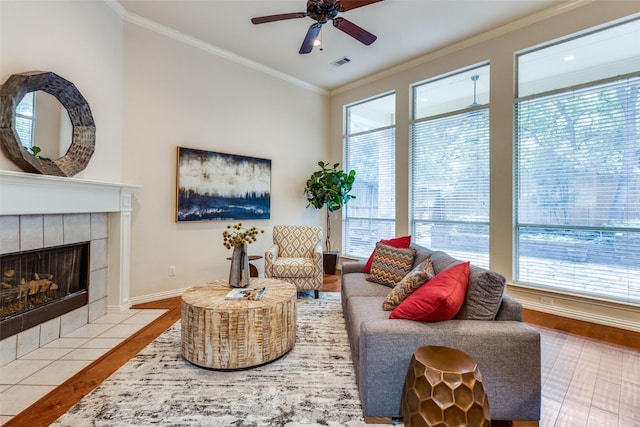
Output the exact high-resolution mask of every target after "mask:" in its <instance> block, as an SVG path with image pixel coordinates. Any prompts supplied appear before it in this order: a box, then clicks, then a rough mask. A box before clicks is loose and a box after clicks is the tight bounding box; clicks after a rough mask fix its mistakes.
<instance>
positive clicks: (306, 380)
mask: <svg viewBox="0 0 640 427" xmlns="http://www.w3.org/2000/svg"><path fill="white" fill-rule="evenodd" d="M53 425H55V426H73V427H78V426H89V425H91V426H109V427H116V426H133V425H135V426H151V425H153V426H216V427H217V426H237V427H249V426H363V425H365V423H364V419H363V416H362V408H361V406H360V398H359V395H358V389H357V386H356V383H355V373H354V370H353V363H352V360H351V353H350V350H349V342H348V340H347V333H346V328H345V324H344V319H343V317H342V308H341V304H340V294H339V293H321V294H320V298H319V299H313V298H303V297H301V298H298V301H297V338H296V344H295V346H294V348H293V349H292V350H291V351H290V352H289V353H288V354H286V355H285V356H283V357H281V358H280V359H278V360H276V361H274V362H272V363H269V364H267V365H263V366H260V367H257V368H253V369H247V370H240V371H214V370H208V369H203V368H199V367H197V366H195V365H192V364H191V363H189V362H188V361H186V360H185V359H183V357H182V355H181V350H180V322H179V321H178V322H177V323H175V324H174V325H173V326H171V327H170V328H169V329H167V331H165V332H164V333H163V334H162V335H160V336H159V337H158V338H157V339H156V340H155V341H153V342H152V343H151V344H149V345H148V346H147V347H146V348H145V349H143V350H142V351H141V352H140V353H139V354H138V355H137V356H135V357H134V358H133V359H131V360H130V361H129V362H127V363H126V364H125V365H124V366H122V367H121V368H120V369H119V370H118V371H116V372H115V373H114V374H113V375H112V376H110V377H109V378H107V379H106V380H105V381H104V382H103V383H102V384H101V385H100V386H98V387H97V388H96V389H95V390H94V391H93V392H91V393H90V394H89V395H87V396H85V398H84V399H82V400H81V401H80V402H78V403H77V404H76V405H75V406H74V407H73V408H71V409H70V410H69V412H67V413H66V414H65V415H63V416H62V417H60V418H59V419H58V420H57V421H56V422H55V423H54V424H53Z"/></svg>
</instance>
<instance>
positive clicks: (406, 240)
mask: <svg viewBox="0 0 640 427" xmlns="http://www.w3.org/2000/svg"><path fill="white" fill-rule="evenodd" d="M379 243H383V244H385V245H388V246H393V247H394V248H408V247H409V246H410V245H411V236H401V237H394V238H393V239H386V240H385V239H382V240H380V241H379ZM375 254H376V249H375V248H374V249H373V252H371V255H369V259H367V262H366V264H365V265H364V272H365V273H371V264H373V256H374V255H375Z"/></svg>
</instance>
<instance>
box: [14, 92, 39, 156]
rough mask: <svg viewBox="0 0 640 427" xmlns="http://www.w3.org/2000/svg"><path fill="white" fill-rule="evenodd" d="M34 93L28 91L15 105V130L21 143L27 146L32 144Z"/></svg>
mask: <svg viewBox="0 0 640 427" xmlns="http://www.w3.org/2000/svg"><path fill="white" fill-rule="evenodd" d="M34 93H35V92H28V93H27V94H25V96H24V97H23V98H22V101H20V103H19V104H18V106H17V107H16V122H15V126H16V132H17V133H18V136H19V137H20V142H21V143H22V145H24V146H25V147H27V148H28V147H32V146H33V120H34V111H35V105H34V97H33V94H34Z"/></svg>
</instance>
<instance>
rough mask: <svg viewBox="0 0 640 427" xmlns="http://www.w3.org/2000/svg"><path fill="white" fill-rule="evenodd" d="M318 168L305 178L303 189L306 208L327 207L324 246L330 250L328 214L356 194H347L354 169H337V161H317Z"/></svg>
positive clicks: (351, 182)
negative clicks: (331, 162) (330, 164)
mask: <svg viewBox="0 0 640 427" xmlns="http://www.w3.org/2000/svg"><path fill="white" fill-rule="evenodd" d="M318 166H320V170H319V171H316V172H314V173H313V174H312V175H311V177H310V178H309V179H308V180H307V186H306V187H305V189H304V192H305V195H306V196H307V208H308V207H310V206H313V207H314V208H316V209H322V208H323V207H324V206H326V207H327V238H326V240H325V246H326V248H327V251H331V217H330V216H329V214H330V213H331V212H335V211H337V210H339V209H340V208H342V206H344V205H345V204H347V203H348V202H349V200H351V199H355V198H356V196H353V195H351V194H349V192H350V191H351V188H352V187H353V183H354V182H355V179H356V171H354V170H350V171H349V172H348V173H347V172H345V171H344V170H342V169H338V167H339V166H340V164H339V163H334V164H333V166H329V164H328V163H325V162H322V161H320V162H318Z"/></svg>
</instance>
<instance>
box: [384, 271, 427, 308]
mask: <svg viewBox="0 0 640 427" xmlns="http://www.w3.org/2000/svg"><path fill="white" fill-rule="evenodd" d="M433 276H435V273H434V272H433V265H432V264H431V260H430V259H425V260H424V261H422V263H420V264H418V265H417V266H416V267H415V268H414V269H413V270H411V271H410V272H409V274H407V275H406V276H404V277H403V278H402V280H400V281H399V282H398V283H397V284H396V286H395V287H394V288H393V289H392V290H391V292H389V294H388V295H387V297H386V298H385V299H384V302H383V303H382V308H383V309H385V310H387V311H390V310H393V309H394V308H396V307H397V306H398V305H399V304H400V303H401V302H402V301H404V300H405V298H407V297H408V296H409V295H411V294H412V293H413V292H415V291H416V290H417V289H418V288H419V287H420V286H422V285H423V284H425V283H426V282H427V281H428V280H431V279H432V278H433Z"/></svg>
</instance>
